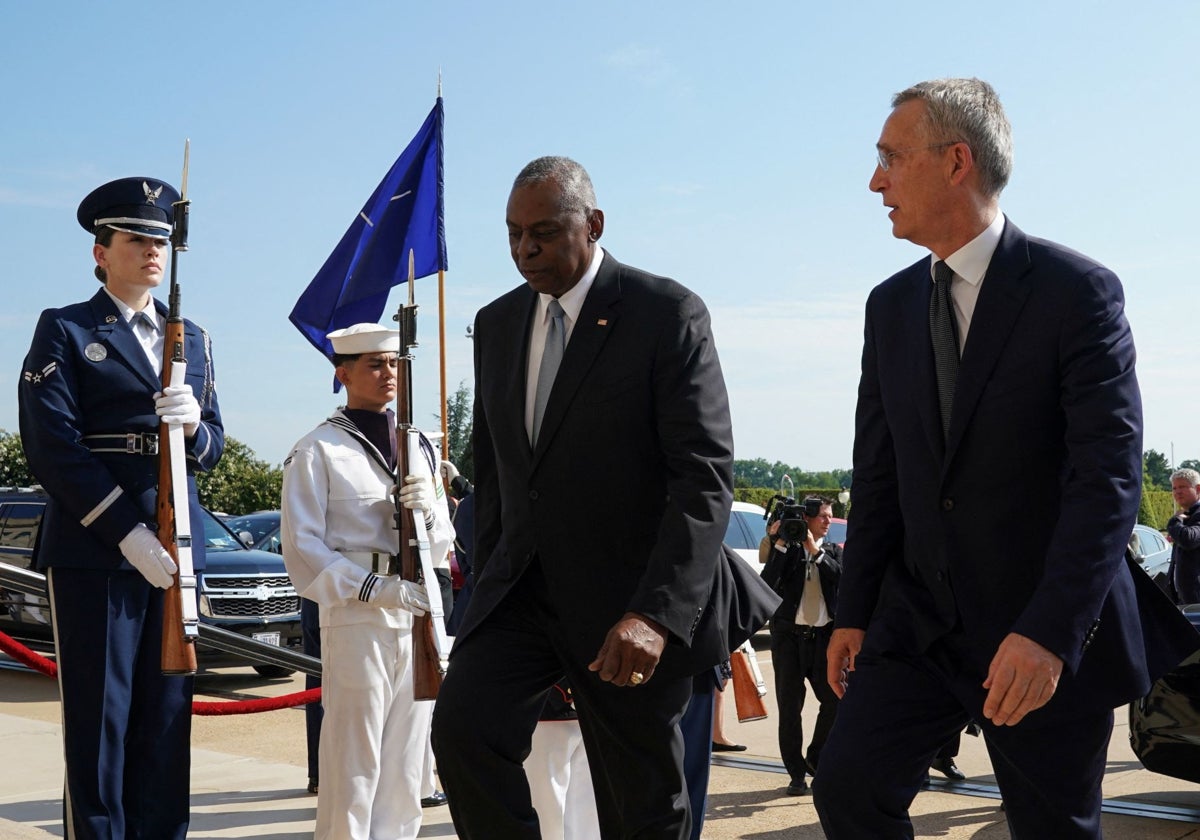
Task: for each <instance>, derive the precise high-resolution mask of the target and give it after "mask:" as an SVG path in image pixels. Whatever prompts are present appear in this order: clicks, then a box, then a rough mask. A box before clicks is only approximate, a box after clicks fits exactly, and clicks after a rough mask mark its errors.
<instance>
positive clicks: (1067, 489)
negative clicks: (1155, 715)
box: [815, 222, 1198, 838]
mask: <svg viewBox="0 0 1200 840" xmlns="http://www.w3.org/2000/svg"><path fill="white" fill-rule="evenodd" d="M930 277H931V275H930V264H929V260H928V259H923V260H921V261H919V262H918V263H916V264H914V265H912V266H910V267H909V268H907V269H905V270H904V271H901V272H900V273H898V274H896V275H895V276H893V277H891V278H890V279H888V280H887V281H886V282H884V283H883V284H881V285H880V286H878V287H877V288H876V289H874V291H873V292H872V293H871V296H870V298H869V300H868V302H867V310H866V329H865V344H864V349H863V359H862V380H861V383H860V386H859V394H858V408H857V414H856V424H855V426H856V428H855V442H854V507H853V509H852V511H851V516H850V526H849V534H848V539H847V542H846V547H845V552H844V556H843V569H842V581H841V587H840V590H839V594H838V605H837V617H836V624H837V626H838V627H849V628H860V629H866V640H865V643H864V647H863V650H862V652H861V654H860V655H859V657H858V659H857V663H856V670H855V671H854V672H853V673H851V674H850V679H849V687H848V690H847V692H846V696H845V698H844V699H843V701H842V703H841V706H840V708H839V711H838V718H837V722H836V723H835V724H834V729H833V733H832V735H831V736H830V739H829V741H828V743H827V744H826V747H825V751H824V753H823V755H822V760H821V767H820V772H819V773H818V774H817V777H816V783H815V790H816V794H817V805H818V810H819V812H820V814H821V819H822V824H823V826H825V830H826V833H827V834H828V835H829V836H830V837H834V838H837V837H866V836H871V837H893V836H911V831H912V828H911V825H910V824H909V823H908V817H907V808H908V804H909V802H911V800H912V797H913V795H915V793H916V791H917V789H918V787H919V785H920V782H921V780H922V779H923V774H924V771H925V769H926V768H927V767H928V765H929V760H930V759H931V758H932V757H933V755H934V753H935V752H936V751H937V749H938V748H939V747H940V746H941V745H942V744H943V743H945V742H946V741H947V740H949V739H950V738H951V737H952V736H953V735H954V734H955V733H956V732H958V731H959V730H961V729H962V727H963V725H964V724H965V723H966V722H967V721H968V719H975V720H977V721H979V722H980V723H981V724H983V728H984V732H985V735H986V736H987V739H988V746H989V750H990V752H991V756H992V762H993V766H994V768H995V772H996V776H997V779H998V781H999V782H1000V785H1001V787H1002V788H1003V789H1004V790H1005V794H1006V795H1005V801H1006V804H1007V805H1008V812H1007V813H1008V817H1009V822H1010V827H1011V829H1012V830H1013V833H1014V836H1018V837H1050V836H1053V837H1060V838H1062V837H1093V836H1098V831H1099V787H1098V784H1095V785H1094V783H1095V782H1096V781H1097V780H1098V778H1099V776H1100V775H1102V774H1103V769H1104V758H1105V752H1106V748H1107V744H1108V737H1109V733H1110V731H1111V726H1112V711H1111V710H1112V709H1113V707H1114V706H1116V705H1119V704H1122V703H1126V702H1128V701H1130V700H1132V699H1134V698H1136V697H1139V696H1141V695H1143V694H1145V693H1146V691H1147V690H1148V689H1149V687H1150V683H1151V681H1152V680H1153V679H1154V678H1155V677H1157V676H1158V675H1160V674H1162V673H1164V672H1165V671H1167V670H1168V669H1170V668H1171V667H1173V666H1174V665H1176V664H1177V663H1178V662H1179V661H1180V660H1182V659H1183V658H1184V657H1185V656H1186V655H1187V654H1188V653H1190V652H1191V651H1192V650H1194V649H1195V648H1196V646H1197V643H1198V640H1197V638H1196V636H1195V633H1194V632H1193V631H1192V630H1191V628H1190V627H1188V626H1187V625H1186V622H1184V621H1182V618H1181V616H1180V615H1179V614H1178V612H1177V611H1175V610H1174V609H1173V608H1172V607H1171V606H1170V604H1169V602H1168V600H1167V599H1166V598H1165V597H1164V596H1163V595H1162V593H1161V592H1160V591H1159V590H1158V589H1157V587H1155V586H1154V585H1153V584H1152V583H1151V582H1150V580H1149V578H1147V577H1146V576H1145V575H1144V574H1141V573H1139V572H1138V571H1137V570H1135V569H1132V568H1131V567H1130V566H1129V565H1128V564H1127V562H1126V560H1125V546H1126V543H1127V542H1128V540H1129V534H1130V530H1131V528H1132V526H1133V524H1134V521H1135V518H1136V514H1137V508H1138V500H1139V494H1140V492H1141V458H1142V412H1141V398H1140V394H1139V390H1138V384H1137V379H1136V376H1135V373H1134V358H1135V353H1134V345H1133V337H1132V335H1131V333H1130V330H1129V325H1128V323H1127V322H1126V320H1125V315H1124V294H1123V291H1122V289H1121V285H1120V282H1119V281H1118V279H1117V277H1116V276H1115V275H1114V274H1113V273H1112V272H1111V271H1108V270H1107V269H1105V268H1103V267H1102V266H1100V265H1098V264H1096V263H1095V262H1093V261H1091V260H1089V259H1087V258H1086V257H1083V256H1081V255H1080V254H1077V253H1075V252H1073V251H1070V250H1068V249H1066V248H1064V247H1062V246H1060V245H1056V244H1054V243H1052V242H1047V241H1045V240H1039V239H1034V238H1032V237H1027V236H1026V235H1025V234H1024V233H1022V232H1021V231H1020V230H1018V229H1017V228H1016V226H1015V225H1013V224H1012V223H1011V222H1008V223H1006V225H1005V228H1004V231H1003V234H1002V236H1001V240H1000V243H999V246H998V247H997V249H996V251H995V254H994V255H993V257H992V260H991V263H990V266H989V268H988V270H987V273H986V275H985V278H984V281H983V286H982V288H981V290H980V294H979V299H978V302H977V304H976V308H975V311H974V315H973V318H972V320H971V325H970V331H969V333H968V335H967V340H966V343H965V346H964V348H963V352H962V359H961V363H960V366H959V371H958V378H957V385H956V389H955V393H954V405H953V411H952V414H951V422H950V428H949V435H948V439H945V440H944V438H943V432H942V426H941V421H940V414H939V409H938V400H937V385H936V380H935V376H934V362H933V353H932V350H931V346H930V332H929V327H928V313H929V298H930V289H931V285H932V283H931V279H930ZM1009 633H1019V634H1021V635H1024V636H1027V637H1029V638H1030V639H1032V640H1034V641H1035V642H1037V643H1039V644H1041V645H1042V646H1044V647H1045V648H1047V649H1049V650H1050V651H1052V652H1053V653H1054V654H1056V655H1058V656H1059V657H1061V658H1062V660H1063V663H1064V668H1063V674H1062V679H1061V681H1060V683H1059V686H1058V690H1057V692H1056V694H1055V696H1054V698H1053V699H1052V700H1051V701H1050V703H1049V704H1047V705H1046V706H1045V707H1044V708H1042V709H1039V710H1037V711H1034V712H1032V713H1031V714H1030V715H1029V716H1028V717H1027V718H1026V719H1025V720H1023V721H1022V722H1021V723H1019V724H1018V725H1016V726H1015V727H995V726H991V725H990V724H988V723H987V722H986V721H985V720H984V719H983V717H982V713H981V710H982V705H983V700H984V698H985V696H986V692H985V691H984V690H983V688H982V686H981V684H982V683H983V681H984V679H985V678H986V676H987V669H988V665H989V662H990V660H991V658H992V656H993V655H994V654H995V652H996V649H997V647H998V646H999V644H1000V643H1001V641H1002V640H1003V639H1004V638H1005V637H1006V636H1007V635H1008V634H1009ZM1093 785H1094V787H1095V789H1094V790H1093ZM864 786H865V787H867V788H869V789H871V790H872V791H873V792H874V794H873V795H871V796H863V795H862V790H863V788H864ZM868 804H870V805H871V806H873V807H866V806H867V805H868Z"/></svg>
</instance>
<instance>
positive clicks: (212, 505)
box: [196, 437, 283, 514]
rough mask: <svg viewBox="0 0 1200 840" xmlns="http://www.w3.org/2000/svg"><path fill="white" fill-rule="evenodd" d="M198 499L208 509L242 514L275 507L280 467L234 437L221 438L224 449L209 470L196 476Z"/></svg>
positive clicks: (280, 484) (280, 485)
mask: <svg viewBox="0 0 1200 840" xmlns="http://www.w3.org/2000/svg"><path fill="white" fill-rule="evenodd" d="M196 489H197V491H198V492H199V494H200V503H201V504H202V505H204V506H205V507H206V508H208V509H209V510H218V511H221V512H223V513H230V514H242V513H252V512H253V511H256V510H274V509H276V508H278V507H279V495H280V492H281V491H282V489H283V468H282V467H278V466H275V467H273V466H271V465H270V464H268V463H267V462H266V461H261V460H259V459H258V458H255V457H254V452H253V451H252V450H251V449H250V447H249V446H247V445H246V444H244V443H242V442H241V441H240V440H238V439H237V438H232V437H226V438H225V452H224V454H223V455H221V461H220V463H218V464H217V466H216V468H215V469H213V470H212V471H211V472H206V473H200V474H198V475H197V476H196Z"/></svg>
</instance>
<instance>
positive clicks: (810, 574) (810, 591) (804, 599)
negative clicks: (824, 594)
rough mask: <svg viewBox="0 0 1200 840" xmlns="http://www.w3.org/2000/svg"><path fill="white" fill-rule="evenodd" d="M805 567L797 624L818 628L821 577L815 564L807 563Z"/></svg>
mask: <svg viewBox="0 0 1200 840" xmlns="http://www.w3.org/2000/svg"><path fill="white" fill-rule="evenodd" d="M804 566H805V569H804V589H803V590H802V592H801V593H800V616H799V618H798V619H797V621H796V623H797V624H801V625H803V626H805V627H816V626H817V621H818V620H820V618H821V576H820V574H819V573H818V572H817V570H816V568H815V567H816V563H815V562H812V561H808V562H805V564H804Z"/></svg>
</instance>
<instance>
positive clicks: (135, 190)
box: [76, 178, 179, 239]
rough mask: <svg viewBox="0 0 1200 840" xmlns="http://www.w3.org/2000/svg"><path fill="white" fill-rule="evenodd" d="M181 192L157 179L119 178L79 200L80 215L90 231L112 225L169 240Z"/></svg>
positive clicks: (131, 231)
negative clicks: (175, 205) (175, 204)
mask: <svg viewBox="0 0 1200 840" xmlns="http://www.w3.org/2000/svg"><path fill="white" fill-rule="evenodd" d="M176 201H179V192H178V191H177V190H176V189H175V188H174V187H172V186H171V185H170V184H168V183H167V182H165V181H160V180H158V179H157V178H119V179H117V180H116V181H109V182H108V183H107V184H104V185H102V186H99V187H96V189H94V190H92V191H91V192H90V193H88V194H87V197H86V198H84V200H83V201H81V202H80V203H79V211H78V212H77V213H76V218H77V219H79V224H80V225H82V226H83V229H84V230H86V231H88V232H89V233H95V232H96V231H97V230H98V229H99V228H102V227H110V228H115V229H116V230H120V231H124V232H125V233H132V234H136V235H138V236H149V237H152V238H154V239H168V238H170V236H171V225H172V224H173V223H174V221H175V208H174V206H173V205H174V203H175V202H176Z"/></svg>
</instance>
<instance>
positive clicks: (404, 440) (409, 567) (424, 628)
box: [394, 250, 450, 700]
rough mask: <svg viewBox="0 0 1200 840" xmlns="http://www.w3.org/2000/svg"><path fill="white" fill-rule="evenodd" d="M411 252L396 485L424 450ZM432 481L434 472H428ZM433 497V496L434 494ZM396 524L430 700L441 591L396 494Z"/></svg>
mask: <svg viewBox="0 0 1200 840" xmlns="http://www.w3.org/2000/svg"><path fill="white" fill-rule="evenodd" d="M414 273H415V270H414V261H413V252H412V251H411V250H410V251H409V252H408V303H407V304H402V305H401V306H400V311H399V312H397V313H396V315H395V316H394V318H395V320H396V323H397V324H398V325H399V328H400V364H399V365H398V368H397V371H396V374H397V382H396V486H397V487H401V486H403V484H404V477H405V476H406V475H408V474H409V472H410V465H412V464H419V463H420V462H421V459H423V458H425V454H424V453H423V452H422V449H421V433H420V431H418V430H417V428H416V427H415V426H413V422H412V362H413V356H412V353H411V350H412V348H414V347H416V346H418V345H417V304H416V303H414V295H413V285H414V279H415V278H414V277H413V274H414ZM433 472H434V475H435V478H434V479H433V480H435V481H436V480H437V478H436V473H437V470H436V469H435V470H434V471H433ZM435 495H436V494H435ZM395 515H396V528H397V530H398V531H399V532H400V555H399V557H400V562H399V566H400V577H402V578H403V579H404V580H411V581H415V582H417V583H422V582H423V583H424V584H425V593H426V595H427V596H428V598H429V612H427V613H425V615H422V616H413V628H412V645H413V656H412V664H413V699H414V700H433V699H435V698H436V697H437V693H438V689H439V688H440V687H441V685H442V677H444V676H445V675H446V659H447V657H448V655H449V647H450V645H449V640H448V639H447V637H446V625H445V623H444V617H445V612H444V610H443V608H442V591H441V587H440V586H439V585H438V579H437V575H436V574H434V571H433V555H432V554H431V552H430V549H429V533H428V531H427V530H426V528H425V521H424V518H423V516H422V513H421V511H419V510H408V509H407V508H405V507H404V506H403V505H402V504H401V503H400V498H399V493H398V492H397V494H396V514H395Z"/></svg>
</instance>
